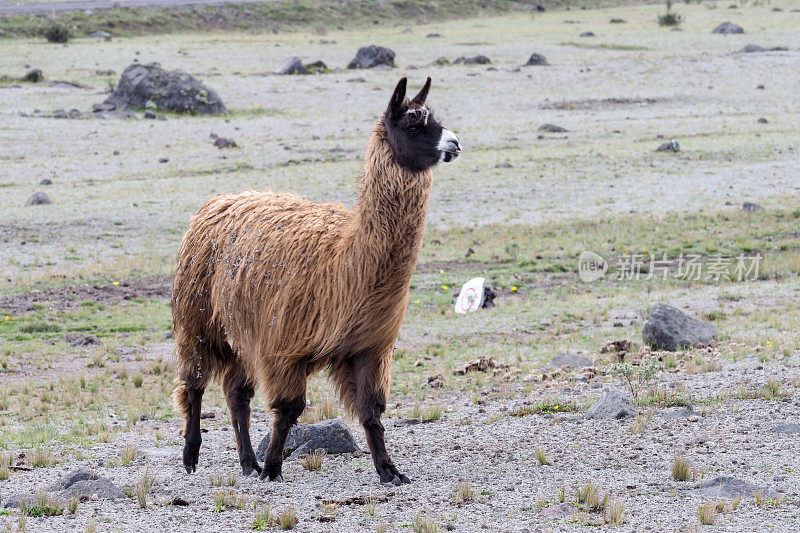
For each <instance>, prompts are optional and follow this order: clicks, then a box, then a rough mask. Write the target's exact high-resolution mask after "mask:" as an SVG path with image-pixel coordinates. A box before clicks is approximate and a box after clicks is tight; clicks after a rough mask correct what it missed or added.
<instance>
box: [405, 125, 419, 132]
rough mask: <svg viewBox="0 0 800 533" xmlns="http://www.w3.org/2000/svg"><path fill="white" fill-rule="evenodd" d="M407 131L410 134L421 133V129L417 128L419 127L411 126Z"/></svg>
mask: <svg viewBox="0 0 800 533" xmlns="http://www.w3.org/2000/svg"><path fill="white" fill-rule="evenodd" d="M406 131H408V133H417V132H418V131H419V127H417V126H409V127H408V129H407V130H406Z"/></svg>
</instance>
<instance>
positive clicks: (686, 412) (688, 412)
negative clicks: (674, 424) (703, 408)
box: [661, 407, 700, 419]
mask: <svg viewBox="0 0 800 533" xmlns="http://www.w3.org/2000/svg"><path fill="white" fill-rule="evenodd" d="M661 416H662V417H664V418H668V419H675V418H689V417H699V416H700V413H698V412H696V411H694V410H693V409H692V408H691V407H681V408H678V409H671V410H669V411H667V412H666V413H661Z"/></svg>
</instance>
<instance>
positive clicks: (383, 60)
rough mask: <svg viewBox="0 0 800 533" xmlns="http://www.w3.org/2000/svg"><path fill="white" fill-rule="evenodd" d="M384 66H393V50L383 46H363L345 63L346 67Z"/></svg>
mask: <svg viewBox="0 0 800 533" xmlns="http://www.w3.org/2000/svg"><path fill="white" fill-rule="evenodd" d="M378 66H384V67H388V68H393V67H394V52H393V51H391V50H389V49H388V48H384V47H383V46H375V45H374V44H373V45H371V46H363V47H361V48H359V49H358V52H356V57H354V58H353V60H352V61H351V62H350V64H349V65H347V68H349V69H354V68H375V67H378Z"/></svg>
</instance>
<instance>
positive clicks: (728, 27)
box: [711, 22, 744, 35]
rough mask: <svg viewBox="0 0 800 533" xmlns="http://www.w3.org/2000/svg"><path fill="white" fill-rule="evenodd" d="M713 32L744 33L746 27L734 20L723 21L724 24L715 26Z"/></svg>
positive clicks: (725, 33)
mask: <svg viewBox="0 0 800 533" xmlns="http://www.w3.org/2000/svg"><path fill="white" fill-rule="evenodd" d="M711 33H721V34H723V35H728V34H731V33H744V28H742V27H741V26H739V25H738V24H734V23H733V22H723V23H722V24H720V25H719V26H717V27H716V28H714V30H713V31H712V32H711Z"/></svg>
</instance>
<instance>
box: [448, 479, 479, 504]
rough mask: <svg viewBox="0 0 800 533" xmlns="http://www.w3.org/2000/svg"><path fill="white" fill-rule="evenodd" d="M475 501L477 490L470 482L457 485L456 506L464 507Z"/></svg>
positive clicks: (454, 497)
mask: <svg viewBox="0 0 800 533" xmlns="http://www.w3.org/2000/svg"><path fill="white" fill-rule="evenodd" d="M474 499H475V490H474V489H473V488H472V484H471V483H470V482H469V481H459V482H458V483H456V490H455V494H454V495H453V500H454V501H455V503H456V505H464V504H465V503H469V502H471V501H472V500H474Z"/></svg>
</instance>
